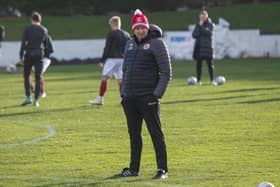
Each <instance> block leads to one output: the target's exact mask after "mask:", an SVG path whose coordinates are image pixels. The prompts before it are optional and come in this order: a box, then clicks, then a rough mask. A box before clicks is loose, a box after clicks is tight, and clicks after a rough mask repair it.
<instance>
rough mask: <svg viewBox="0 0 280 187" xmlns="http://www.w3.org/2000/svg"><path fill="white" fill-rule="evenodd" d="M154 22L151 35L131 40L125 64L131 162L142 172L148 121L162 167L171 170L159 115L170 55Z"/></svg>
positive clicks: (136, 170) (125, 92) (132, 168)
mask: <svg viewBox="0 0 280 187" xmlns="http://www.w3.org/2000/svg"><path fill="white" fill-rule="evenodd" d="M158 29H159V28H155V27H154V26H151V28H150V32H149V36H148V37H147V38H146V39H145V40H143V41H141V42H138V41H137V39H136V38H135V37H133V38H132V39H130V40H129V41H128V42H127V45H126V49H125V57H124V65H123V88H122V96H123V100H122V105H123V108H124V112H125V115H126V119H127V125H128V132H129V136H130V150H131V153H130V154H131V155H130V158H131V160H130V166H129V168H130V169H131V170H133V171H135V172H139V168H140V159H141V152H142V136H141V130H142V122H143V120H145V121H146V124H147V128H148V130H149V133H150V135H151V138H152V141H153V144H154V149H155V153H156V161H157V167H158V169H162V170H165V171H168V168H167V151H166V145H165V139H164V134H163V132H162V130H161V121H160V116H159V99H158V98H161V97H162V96H163V94H164V92H165V90H166V88H167V85H168V82H169V80H170V78H171V63H170V56H169V53H168V50H167V46H166V45H165V43H164V41H163V40H162V38H160V37H161V36H162V35H161V32H160V31H159V30H158Z"/></svg>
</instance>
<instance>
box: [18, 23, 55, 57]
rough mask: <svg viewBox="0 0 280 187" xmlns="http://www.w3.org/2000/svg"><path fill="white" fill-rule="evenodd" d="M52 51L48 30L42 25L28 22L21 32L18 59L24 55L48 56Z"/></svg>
mask: <svg viewBox="0 0 280 187" xmlns="http://www.w3.org/2000/svg"><path fill="white" fill-rule="evenodd" d="M52 52H53V47H52V42H51V38H50V37H49V35H48V30H47V29H46V28H45V27H44V26H42V25H35V24H30V25H28V26H27V27H26V28H25V29H24V32H23V35H22V41H21V48H20V59H22V58H23V57H24V56H26V57H29V56H40V57H41V58H43V57H49V55H50V54H51V53H52Z"/></svg>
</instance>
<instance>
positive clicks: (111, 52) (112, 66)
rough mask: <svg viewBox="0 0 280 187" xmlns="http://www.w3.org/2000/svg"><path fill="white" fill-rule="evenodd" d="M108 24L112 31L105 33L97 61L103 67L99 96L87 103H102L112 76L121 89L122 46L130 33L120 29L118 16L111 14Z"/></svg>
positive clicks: (123, 46)
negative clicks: (101, 50) (100, 56)
mask: <svg viewBox="0 0 280 187" xmlns="http://www.w3.org/2000/svg"><path fill="white" fill-rule="evenodd" d="M109 24H110V26H111V29H112V31H110V32H109V33H108V34H107V38H106V44H105V48H104V51H103V56H102V58H101V60H100V63H99V66H100V67H102V68H103V72H102V75H103V79H102V81H101V84H100V89H99V96H98V97H97V98H96V99H94V100H90V101H89V104H92V105H103V104H104V95H105V92H106V90H107V87H108V81H109V79H110V78H112V77H114V78H115V79H116V80H117V81H118V84H119V90H120V91H121V86H122V65H123V55H124V48H125V44H126V42H127V41H128V40H129V38H130V35H129V34H128V33H127V32H126V31H124V30H121V18H120V17H118V16H113V17H112V18H110V20H109Z"/></svg>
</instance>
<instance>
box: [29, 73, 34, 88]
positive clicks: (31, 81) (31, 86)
mask: <svg viewBox="0 0 280 187" xmlns="http://www.w3.org/2000/svg"><path fill="white" fill-rule="evenodd" d="M29 82H30V89H31V91H32V92H35V86H34V84H33V80H32V75H30V76H29Z"/></svg>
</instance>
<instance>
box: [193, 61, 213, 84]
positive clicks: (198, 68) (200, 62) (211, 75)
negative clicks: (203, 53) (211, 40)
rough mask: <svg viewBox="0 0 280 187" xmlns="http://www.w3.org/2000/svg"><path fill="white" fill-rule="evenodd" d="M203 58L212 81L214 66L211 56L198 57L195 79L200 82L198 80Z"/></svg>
mask: <svg viewBox="0 0 280 187" xmlns="http://www.w3.org/2000/svg"><path fill="white" fill-rule="evenodd" d="M203 60H205V61H206V62H207V66H208V72H209V76H210V80H211V81H213V80H214V71H215V66H214V63H213V59H211V58H205V59H204V58H199V59H197V62H196V76H197V81H198V82H200V80H201V74H202V64H203Z"/></svg>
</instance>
